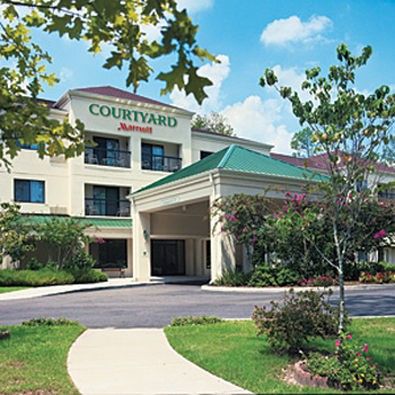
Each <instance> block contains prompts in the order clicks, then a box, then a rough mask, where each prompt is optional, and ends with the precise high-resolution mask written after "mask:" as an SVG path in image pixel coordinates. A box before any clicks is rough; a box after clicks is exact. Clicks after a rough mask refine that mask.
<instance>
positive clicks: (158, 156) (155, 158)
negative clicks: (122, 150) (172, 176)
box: [141, 143, 165, 171]
mask: <svg viewBox="0 0 395 395" xmlns="http://www.w3.org/2000/svg"><path fill="white" fill-rule="evenodd" d="M164 155H165V150H164V148H163V145H153V144H147V143H143V144H142V145H141V162H142V168H143V169H147V170H160V171H161V170H163V165H164V163H163V162H164Z"/></svg>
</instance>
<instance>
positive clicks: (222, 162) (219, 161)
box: [132, 144, 323, 195]
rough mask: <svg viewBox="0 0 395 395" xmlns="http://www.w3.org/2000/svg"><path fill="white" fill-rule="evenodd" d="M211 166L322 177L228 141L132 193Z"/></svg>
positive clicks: (202, 171) (305, 177) (272, 174)
mask: <svg viewBox="0 0 395 395" xmlns="http://www.w3.org/2000/svg"><path fill="white" fill-rule="evenodd" d="M214 169H226V170H230V171H234V172H241V173H248V174H261V175H268V176H275V177H280V178H281V177H284V178H291V179H296V180H305V181H306V180H307V179H308V178H311V179H315V180H316V181H318V180H322V179H323V177H322V176H320V175H317V174H315V173H314V172H312V171H310V170H306V169H301V168H300V167H298V166H294V165H291V164H289V163H285V162H283V161H280V160H277V159H273V158H271V157H269V156H267V155H264V154H261V153H259V152H256V151H253V150H250V149H248V148H244V147H241V146H239V145H235V144H232V145H230V146H229V147H227V148H224V149H222V150H221V151H218V152H215V153H214V154H211V155H209V156H207V157H206V158H204V159H202V160H200V161H198V162H195V163H192V164H191V165H189V166H187V167H184V168H182V169H180V170H178V171H176V172H175V173H172V174H170V175H168V176H166V177H164V178H161V179H160V180H158V181H155V182H153V183H152V184H149V185H147V186H145V187H143V188H141V189H139V190H138V191H136V192H134V193H133V194H132V195H134V194H136V193H139V192H142V191H146V190H148V189H153V188H156V187H159V186H162V185H166V184H170V183H172V182H176V181H179V180H182V179H185V178H188V177H192V176H195V175H197V174H201V173H205V172H208V171H210V170H214Z"/></svg>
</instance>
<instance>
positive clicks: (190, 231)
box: [0, 87, 395, 281]
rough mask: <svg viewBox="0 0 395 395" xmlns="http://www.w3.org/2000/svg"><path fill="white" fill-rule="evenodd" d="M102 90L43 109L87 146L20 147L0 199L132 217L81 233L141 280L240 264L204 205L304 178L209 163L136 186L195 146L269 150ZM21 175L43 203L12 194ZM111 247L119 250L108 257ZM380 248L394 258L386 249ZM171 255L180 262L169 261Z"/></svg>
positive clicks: (241, 255) (198, 149)
mask: <svg viewBox="0 0 395 395" xmlns="http://www.w3.org/2000/svg"><path fill="white" fill-rule="evenodd" d="M108 89H109V88H108V87H105V89H104V90H103V93H97V92H93V93H92V92H88V91H85V90H73V91H69V92H67V93H66V94H65V95H64V96H63V97H62V98H61V99H60V100H59V101H58V102H56V103H54V105H53V106H52V107H51V110H50V111H51V116H52V117H54V118H57V119H63V118H67V119H68V120H69V122H70V123H71V124H74V123H75V121H76V119H79V120H81V121H82V122H83V123H84V125H85V129H86V135H87V137H88V139H89V140H91V141H95V145H90V146H89V145H88V148H87V150H86V152H85V153H84V154H83V155H81V156H78V157H75V158H71V159H67V160H66V159H65V158H63V157H56V158H44V159H39V158H38V156H37V153H36V152H35V150H34V149H22V151H21V152H20V154H19V155H18V156H17V157H16V158H15V159H14V160H13V162H12V163H13V165H12V169H11V171H10V172H7V171H6V169H4V167H0V201H1V202H10V201H16V202H18V204H20V206H21V211H22V212H23V213H25V214H36V215H41V216H45V215H62V216H70V217H78V218H81V217H82V218H89V219H91V220H92V221H93V220H97V219H108V220H118V219H122V220H127V219H129V220H132V221H133V222H132V223H133V226H130V225H129V226H125V225H122V226H120V225H119V221H118V222H117V221H116V222H108V223H107V224H106V223H101V225H100V226H96V227H92V228H89V229H88V230H87V233H88V234H89V235H90V236H92V239H93V242H95V239H104V241H106V243H107V244H103V245H102V246H101V247H98V246H96V247H95V248H96V249H95V251H96V253H97V254H98V255H97V259H98V261H100V260H101V261H103V262H104V263H108V264H109V265H110V267H111V265H112V264H114V265H115V266H117V265H120V266H123V267H125V274H126V275H127V276H133V277H135V278H136V279H138V280H141V281H146V280H149V279H150V278H151V277H152V276H155V275H162V274H163V275H166V274H168V272H171V273H170V274H182V275H187V276H202V277H207V278H211V279H216V278H218V277H219V276H221V275H222V274H223V273H224V271H225V270H227V269H232V268H235V267H236V265H238V266H240V267H243V268H244V269H245V270H248V269H249V262H248V260H247V254H246V252H245V251H243V249H242V248H241V247H240V246H237V245H234V243H233V242H232V240H230V239H228V238H227V237H226V236H225V235H224V234H222V233H221V232H218V229H216V226H215V224H216V218H214V217H212V216H210V210H209V207H210V205H211V204H212V202H213V201H214V200H216V199H218V198H220V197H224V196H228V195H232V194H235V193H246V194H258V193H262V191H265V192H266V194H267V196H268V197H270V198H272V199H282V198H283V197H284V192H285V191H294V192H299V191H301V190H302V188H303V185H304V183H303V182H302V181H296V180H290V179H287V178H282V177H271V176H263V175H253V174H251V175H246V174H244V173H243V174H241V173H240V174H238V173H237V172H231V173H230V172H227V171H225V170H218V169H217V170H216V171H213V172H209V173H204V174H201V175H197V176H195V177H190V178H188V179H187V180H184V181H182V182H179V183H174V184H172V185H170V186H169V185H167V186H166V187H163V188H162V187H159V188H154V189H153V190H148V191H146V192H144V191H143V192H141V193H137V194H135V192H136V191H138V190H139V189H140V188H142V187H144V186H146V185H149V184H151V183H152V182H154V181H156V180H159V179H161V178H163V177H165V176H167V175H168V174H171V172H172V171H175V170H176V169H177V168H179V167H185V166H188V165H190V164H192V163H194V162H197V161H199V160H200V159H201V157H202V154H203V153H204V154H207V153H214V152H217V151H219V150H222V149H224V148H226V147H228V146H230V145H232V144H238V145H239V146H242V147H245V148H248V149H251V150H254V151H257V152H260V153H261V154H264V155H267V156H269V155H270V150H271V148H272V147H271V146H270V145H268V144H263V143H260V142H256V141H250V140H246V139H240V138H236V137H227V136H222V135H218V134H212V133H207V132H204V131H194V130H191V119H192V116H193V113H191V112H189V111H185V110H182V109H178V108H175V107H172V106H168V105H165V104H161V103H157V102H153V101H149V100H148V101H147V100H139V98H138V97H137V96H135V97H133V96H131V97H128V96H126V98H125V95H124V93H125V92H123V93H122V94H120V95H116V93H117V92H118V90H113V91H111V89H112V88H111V89H110V91H109V90H108ZM108 92H110V93H111V94H108ZM100 144H101V145H100ZM103 146H105V147H106V148H102V147H103ZM98 147H99V148H98ZM114 147H115V148H114ZM158 152H159V154H158ZM21 180H22V181H39V182H41V183H42V185H44V190H43V196H42V199H41V200H42V201H36V202H31V201H30V202H29V201H21V200H20V196H19V195H18V194H20V191H19V192H18V191H16V189H17V183H18V181H21ZM24 188H29V186H26V185H24ZM21 193H22V194H23V193H27V194H28V192H26V191H25V190H22V192H21ZM22 200H26V199H22ZM130 223H131V221H129V224H130ZM114 224H115V225H114ZM117 241H118V243H117ZM114 248H115V249H119V250H122V251H123V250H125V251H124V253H123V252H122V253H121V252H120V253H119V254H118V255H117V254H114V256H112V255H111V254H113V253H114ZM97 251H99V252H97ZM163 254H165V255H166V254H167V255H168V257H167V258H166V257H163ZM180 254H181V255H182V256H181V255H180ZM386 254H387V256H388V260H389V261H391V260H392V261H394V262H395V252H394V250H388V251H387V252H386ZM109 255H111V257H109ZM115 255H116V256H115ZM178 255H179V256H178ZM155 257H156V258H155ZM158 257H159V258H160V259H161V257H163V259H164V260H166V259H169V261H172V260H173V261H177V262H176V264H175V265H173V266H171V265H170V266H169V268H168V269H167V270H168V272H166V271H163V272H162V271H161V270H162V269H161V268H160V267H156V266H155V263H154V261H156V260H158ZM112 259H113V260H114V262H112V261H111V260H112ZM160 259H159V260H160ZM106 260H107V261H111V262H107V261H106ZM180 260H182V261H183V262H182V264H183V265H182V267H181V266H177V265H178V264H179V261H180ZM103 262H101V263H103ZM5 264H6V262H4V263H3V266H4V265H5ZM104 266H105V265H104ZM107 269H108V268H107ZM111 273H113V274H114V275H118V273H117V272H111Z"/></svg>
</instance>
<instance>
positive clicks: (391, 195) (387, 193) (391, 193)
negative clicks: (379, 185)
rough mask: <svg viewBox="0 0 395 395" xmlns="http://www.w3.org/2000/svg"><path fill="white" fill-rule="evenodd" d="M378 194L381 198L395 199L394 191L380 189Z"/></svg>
mask: <svg viewBox="0 0 395 395" xmlns="http://www.w3.org/2000/svg"><path fill="white" fill-rule="evenodd" d="M378 196H379V199H382V200H395V191H380V192H379V193H378Z"/></svg>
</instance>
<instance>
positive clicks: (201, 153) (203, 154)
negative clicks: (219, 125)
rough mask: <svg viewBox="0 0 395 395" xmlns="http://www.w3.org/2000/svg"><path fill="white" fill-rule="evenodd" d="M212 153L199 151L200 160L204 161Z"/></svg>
mask: <svg viewBox="0 0 395 395" xmlns="http://www.w3.org/2000/svg"><path fill="white" fill-rule="evenodd" d="M212 153H213V152H209V151H200V159H204V158H207V157H208V156H210V155H211V154H212Z"/></svg>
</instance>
